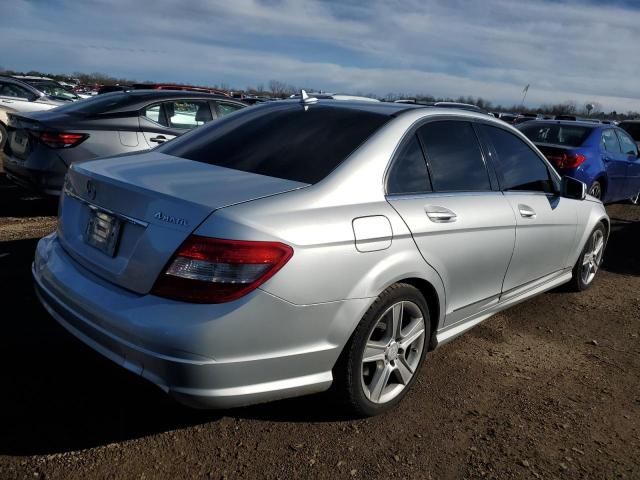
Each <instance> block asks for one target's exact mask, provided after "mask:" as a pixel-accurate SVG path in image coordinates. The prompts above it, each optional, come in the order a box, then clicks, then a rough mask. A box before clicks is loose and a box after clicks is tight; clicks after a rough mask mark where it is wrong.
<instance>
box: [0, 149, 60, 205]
mask: <svg viewBox="0 0 640 480" xmlns="http://www.w3.org/2000/svg"><path fill="white" fill-rule="evenodd" d="M23 163H24V162H20V161H18V160H15V159H14V158H12V157H10V156H8V155H7V154H6V153H5V154H4V155H3V161H2V166H3V168H4V171H5V174H6V176H7V179H9V180H10V181H11V182H13V183H15V184H16V185H19V186H20V187H22V188H25V189H27V190H31V191H34V192H36V193H40V194H45V195H55V196H60V192H61V191H62V185H63V183H64V174H63V173H57V172H56V173H53V174H52V173H50V172H47V171H44V170H34V169H30V168H28V167H25V166H24V165H23Z"/></svg>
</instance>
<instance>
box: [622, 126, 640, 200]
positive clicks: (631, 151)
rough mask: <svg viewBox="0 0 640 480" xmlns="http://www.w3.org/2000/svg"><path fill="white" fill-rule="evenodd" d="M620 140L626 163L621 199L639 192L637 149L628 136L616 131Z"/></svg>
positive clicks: (639, 166) (639, 165)
mask: <svg viewBox="0 0 640 480" xmlns="http://www.w3.org/2000/svg"><path fill="white" fill-rule="evenodd" d="M616 134H617V135H618V139H619V140H620V148H621V149H622V154H623V155H624V157H625V159H626V162H627V176H626V181H625V184H624V191H623V192H622V194H623V198H631V197H633V196H635V195H637V193H638V192H640V158H638V147H637V146H636V143H635V142H634V141H633V138H631V136H630V135H628V134H627V133H626V132H623V131H622V130H620V129H616Z"/></svg>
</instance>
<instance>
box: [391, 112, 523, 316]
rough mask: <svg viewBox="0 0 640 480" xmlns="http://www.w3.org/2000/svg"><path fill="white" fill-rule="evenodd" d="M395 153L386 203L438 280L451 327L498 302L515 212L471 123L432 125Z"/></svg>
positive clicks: (508, 254) (408, 138)
mask: <svg viewBox="0 0 640 480" xmlns="http://www.w3.org/2000/svg"><path fill="white" fill-rule="evenodd" d="M398 152H399V153H398V155H397V156H396V158H395V159H394V162H393V164H392V167H391V170H390V173H389V175H388V178H387V194H388V196H387V200H388V201H389V203H390V204H391V205H392V206H393V207H394V208H395V209H396V211H397V212H398V213H399V214H400V215H401V216H402V218H403V219H404V221H405V222H406V224H407V225H408V227H409V229H410V230H411V233H412V234H413V238H414V240H415V242H416V245H417V246H418V249H419V250H420V252H421V254H422V256H423V257H424V259H425V260H426V262H427V263H429V264H430V265H431V266H432V267H433V268H435V270H436V271H438V273H439V274H440V276H441V278H442V280H443V282H444V285H445V289H446V303H447V305H446V309H447V310H446V311H447V318H446V320H445V323H446V324H448V325H450V324H453V323H456V322H458V321H460V320H463V319H464V318H466V317H468V316H469V315H472V314H473V313H476V312H477V311H480V310H482V309H483V308H487V307H489V306H491V305H493V304H495V303H497V301H498V298H499V296H500V292H501V287H502V281H503V279H504V275H505V272H506V270H507V266H508V264H509V259H510V258H511V254H512V252H513V247H514V242H515V218H514V215H513V211H512V209H511V207H510V206H509V203H508V202H507V201H506V200H505V198H504V196H503V195H502V193H501V192H500V191H498V189H497V184H496V182H495V177H494V176H493V175H492V173H493V172H492V170H490V169H488V168H487V165H486V163H485V157H484V155H483V152H482V150H481V148H480V144H479V142H478V139H477V136H476V134H475V131H474V128H473V126H472V124H471V123H470V122H467V121H457V120H455V121H454V120H443V121H432V122H428V123H426V124H424V125H423V126H421V127H420V128H419V129H418V130H417V131H416V132H413V133H412V134H411V135H410V136H409V137H407V138H405V140H404V143H403V145H402V146H401V147H400V149H399V150H398ZM423 153H424V154H423ZM425 155H426V156H425ZM425 159H426V161H427V163H426V164H425ZM492 178H493V179H494V181H493V182H492Z"/></svg>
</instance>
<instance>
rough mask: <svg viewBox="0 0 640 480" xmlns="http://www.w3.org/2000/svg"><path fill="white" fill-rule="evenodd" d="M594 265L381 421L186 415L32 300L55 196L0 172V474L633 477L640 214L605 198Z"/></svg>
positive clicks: (434, 376)
mask: <svg viewBox="0 0 640 480" xmlns="http://www.w3.org/2000/svg"><path fill="white" fill-rule="evenodd" d="M608 211H609V214H610V216H611V217H612V219H613V225H614V227H613V232H612V235H611V239H610V243H609V246H608V248H607V251H606V255H605V263H604V267H603V271H601V273H600V274H599V277H598V278H597V280H596V282H595V284H594V285H593V288H591V289H590V290H589V291H587V292H584V293H582V294H573V293H566V292H563V291H554V292H550V293H547V294H544V295H541V296H539V297H536V298H534V299H532V300H530V301H528V302H526V303H523V304H521V305H519V306H517V307H515V308H512V309H510V310H507V311H506V312H503V313H502V314H499V315H496V316H495V317H493V318H492V319H490V320H488V321H487V322H485V323H483V324H482V325H480V326H478V327H476V328H475V329H473V330H472V331H470V332H469V333H467V334H466V335H465V336H463V337H462V338H460V339H458V340H456V341H454V342H452V343H450V344H448V345H446V346H444V347H443V348H441V349H439V350H437V351H435V352H432V353H431V354H429V356H428V357H427V361H426V363H425V365H424V368H423V370H422V372H421V374H420V377H419V379H418V381H417V383H416V384H415V386H414V388H413V391H412V392H411V393H410V394H409V395H408V396H407V398H406V399H405V400H404V401H403V403H402V404H401V405H400V407H399V408H398V409H397V410H395V411H393V412H391V413H389V414H387V415H384V416H380V417H376V418H372V419H366V420H352V419H349V418H345V417H344V416H343V414H342V413H341V411H340V410H339V409H338V408H337V407H336V406H335V405H334V404H333V403H332V402H331V399H330V398H329V397H328V396H327V395H316V396H312V397H306V398H300V399H293V400H287V401H282V402H277V403H272V404H266V405H261V406H255V407H251V408H244V409H238V410H231V411H223V412H201V411H192V410H189V409H186V408H183V407H180V406H178V405H176V404H175V403H174V402H173V401H171V400H170V399H169V398H167V397H165V396H164V394H163V393H162V392H160V391H159V390H158V389H156V388H155V387H153V386H152V385H150V384H147V383H146V382H144V381H142V380H140V379H138V378H137V377H135V376H133V375H131V374H129V373H128V372H126V371H123V370H122V369H120V368H119V367H116V366H114V365H112V364H111V363H110V362H108V361H107V360H104V359H102V358H101V357H100V356H99V355H98V354H96V353H94V352H92V351H91V350H89V349H88V348H86V347H84V346H82V345H81V344H80V343H79V342H77V341H76V340H75V339H74V338H72V337H71V336H70V335H69V334H67V333H66V332H65V331H63V330H62V329H61V328H60V327H59V326H58V325H57V324H56V323H55V322H54V321H53V320H52V319H51V318H50V317H49V316H48V315H47V314H46V312H45V311H44V310H43V309H42V308H41V307H40V306H39V305H38V303H37V300H36V298H35V295H34V293H33V289H32V286H31V280H30V271H29V266H30V262H31V260H32V257H33V250H34V248H35V244H36V242H37V239H38V238H39V237H40V236H42V235H44V234H46V233H47V232H49V231H51V230H52V229H53V228H55V205H53V204H52V203H51V202H47V201H43V200H39V199H34V198H29V197H28V196H26V195H25V194H24V193H23V192H21V191H20V190H18V189H16V188H12V187H9V186H8V185H7V184H6V182H5V181H4V179H3V178H1V177H0V285H1V286H2V288H1V289H0V302H1V304H2V305H3V310H2V312H3V314H2V315H1V316H0V317H1V321H2V324H3V330H2V335H0V369H1V370H0V371H1V376H0V378H1V379H2V389H1V390H0V399H1V402H2V408H1V409H0V432H1V434H0V478H2V479H13V478H30V479H32V478H147V479H148V478H167V479H174V478H203V479H204V478H307V477H313V478H385V479H388V478H432V479H442V478H500V479H503V478H545V479H548V478H570V479H573V478H575V479H585V478H588V479H595V478H602V479H605V478H606V479H612V478H629V479H633V478H640V379H639V373H640V343H639V340H640V339H639V335H640V318H639V317H640V254H639V249H638V246H639V245H640V207H633V206H631V205H613V206H610V207H609V208H608Z"/></svg>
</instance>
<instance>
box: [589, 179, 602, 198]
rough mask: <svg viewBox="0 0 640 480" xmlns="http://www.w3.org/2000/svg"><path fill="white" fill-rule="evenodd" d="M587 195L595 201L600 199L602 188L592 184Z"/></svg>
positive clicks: (597, 183) (598, 184)
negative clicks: (594, 198)
mask: <svg viewBox="0 0 640 480" xmlns="http://www.w3.org/2000/svg"><path fill="white" fill-rule="evenodd" d="M589 195H591V196H592V197H596V198H597V199H600V198H601V197H602V187H601V186H600V183H599V182H594V183H593V185H591V189H590V190H589Z"/></svg>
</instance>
